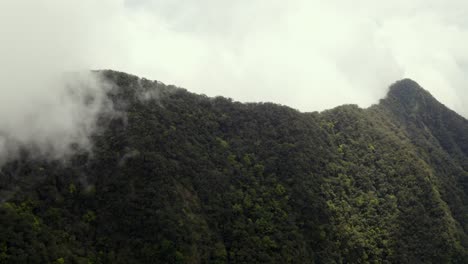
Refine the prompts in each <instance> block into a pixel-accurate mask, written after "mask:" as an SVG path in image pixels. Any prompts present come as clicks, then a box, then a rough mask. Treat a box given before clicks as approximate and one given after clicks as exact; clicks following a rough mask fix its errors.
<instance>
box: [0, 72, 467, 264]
mask: <svg viewBox="0 0 468 264" xmlns="http://www.w3.org/2000/svg"><path fill="white" fill-rule="evenodd" d="M100 74H101V75H102V76H103V78H105V79H106V80H107V81H108V82H110V83H112V84H113V88H112V89H111V90H109V91H108V97H109V98H110V99H111V101H112V102H113V107H114V110H115V113H114V114H112V115H108V114H105V115H104V114H103V115H102V116H100V118H99V129H97V130H96V131H95V132H94V134H93V135H92V137H91V142H92V144H93V147H92V150H91V151H87V150H82V149H80V148H77V149H76V152H75V154H74V155H73V156H72V157H70V158H69V159H67V160H65V161H63V160H60V161H57V160H50V159H47V158H45V157H44V158H42V159H41V158H38V157H37V156H34V155H32V154H31V153H30V150H28V149H23V150H22V151H21V153H20V154H19V155H18V157H17V158H15V159H13V160H10V161H8V162H7V163H6V164H4V165H3V166H2V168H1V171H0V202H1V205H0V263H94V264H97V263H468V236H467V234H468V232H467V231H468V121H467V120H466V119H464V118H463V117H461V116H460V115H458V114H457V113H455V112H453V111H451V110H450V109H448V108H447V107H445V106H444V105H442V104H441V103H439V102H438V101H437V100H436V99H435V98H434V97H432V96H431V95H430V94H429V93H428V92H427V91H425V90H424V89H423V88H421V87H420V86H419V85H418V84H417V83H415V82H414V81H412V80H409V79H405V80H401V81H398V82H396V83H394V84H393V85H391V86H390V89H389V92H388V94H387V96H386V97H385V98H384V99H382V100H381V101H380V102H379V103H378V104H376V105H373V106H371V107H369V108H367V109H362V108H359V107H358V106H356V105H343V106H339V107H336V108H334V109H331V110H327V111H323V112H320V113H318V112H313V113H301V112H299V111H297V110H294V109H292V108H289V107H286V106H281V105H276V104H272V103H248V104H244V103H239V102H235V101H232V100H231V99H226V98H223V97H215V98H210V97H207V96H204V95H197V94H193V93H190V92H188V91H186V90H184V89H181V88H178V87H174V86H166V85H164V84H162V83H160V82H156V81H149V80H146V79H140V78H138V77H136V76H132V75H128V74H125V73H119V72H114V71H102V72H100ZM33 156H34V157H33Z"/></svg>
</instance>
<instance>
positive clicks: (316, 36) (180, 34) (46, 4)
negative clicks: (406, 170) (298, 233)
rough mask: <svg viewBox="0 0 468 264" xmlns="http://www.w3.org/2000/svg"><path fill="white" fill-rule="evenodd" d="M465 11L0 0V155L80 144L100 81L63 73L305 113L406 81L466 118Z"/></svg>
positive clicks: (391, 4)
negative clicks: (149, 83) (153, 83)
mask: <svg viewBox="0 0 468 264" xmlns="http://www.w3.org/2000/svg"><path fill="white" fill-rule="evenodd" d="M466 12H468V3H467V2H466V1H461V0H454V1H450V2H447V1H441V0H426V1H422V0H410V1H408V0H406V1H403V0H397V1H387V2H376V1H371V0H358V1H338V0H330V1H324V0H320V1H319V0H311V1H309V0H308V1H306V0H296V1H288V2H285V1H279V0H268V1H267V0H239V1H227V0H200V1H188V0H170V1H169V0H153V1H150V0H126V1H124V0H102V1H93V0H81V1H72V0H65V1H64V0H42V1H32V0H29V1H28V0H15V1H13V0H6V1H1V2H0V32H2V35H1V36H0V41H1V43H2V44H1V49H0V57H1V58H2V60H1V61H0V69H1V71H0V147H1V148H3V149H10V148H12V147H11V146H10V147H6V146H7V145H11V144H12V143H11V142H19V143H20V144H23V145H36V146H38V148H39V149H40V150H41V151H43V152H52V153H55V154H56V155H57V153H62V152H64V151H66V149H67V148H68V146H69V144H71V143H76V142H78V143H80V144H82V145H86V139H87V136H88V135H89V133H90V131H92V130H93V127H94V121H95V120H94V119H95V113H96V112H97V111H98V109H100V107H101V106H102V102H103V100H105V98H103V97H102V94H101V92H102V87H101V86H102V84H100V83H99V82H98V80H96V79H95V78H92V77H90V76H89V75H80V76H81V77H80V78H78V79H74V80H73V82H72V83H71V84H70V80H69V81H68V85H65V83H64V82H63V78H61V76H63V72H68V71H83V70H86V69H99V68H111V69H116V70H122V71H127V72H130V73H134V74H137V75H140V76H144V77H147V78H151V79H156V80H160V81H163V82H165V83H173V84H176V85H179V86H182V87H185V88H187V89H189V90H191V91H194V92H198V93H205V94H207V95H210V96H215V95H224V96H228V97H232V98H234V99H236V100H240V101H273V102H277V103H282V104H286V105H290V106H292V107H295V108H298V109H300V110H303V111H314V110H323V109H326V108H330V107H334V106H337V105H340V104H344V103H357V104H359V105H361V106H363V107H366V106H369V105H370V104H372V103H376V102H377V101H378V99H379V98H382V97H383V96H384V95H385V92H386V89H387V86H388V85H389V84H391V83H393V82H394V81H395V80H397V79H401V78H405V77H409V78H413V79H415V80H416V81H418V82H419V83H420V84H421V85H422V86H424V87H425V88H427V89H428V90H429V91H431V92H432V93H433V94H434V95H435V96H436V97H437V98H438V99H439V100H441V101H442V102H443V103H445V104H447V105H448V106H449V107H451V108H453V109H454V110H456V111H458V112H460V113H462V114H464V115H465V116H468V108H467V107H466V106H465V105H466V104H467V103H468V95H466V92H465V86H466V84H467V83H468V82H467V81H468V80H467V77H465V76H467V74H466V72H467V70H468V66H467V65H468V53H467V52H466V47H467V46H468V45H467V44H468V14H467V13H466ZM83 82H85V83H86V84H87V85H84V86H80V85H78V84H80V83H83ZM67 87H68V88H67ZM69 87H75V88H74V89H75V90H74V91H75V92H74V93H69V91H70V88H69ZM76 87H85V88H82V89H78V88H76ZM86 93H88V94H89V93H91V94H93V96H96V98H97V99H98V100H97V101H95V102H96V103H95V105H93V106H92V107H90V106H89V105H86V104H84V103H83V102H84V101H83V100H82V99H80V98H82V97H79V96H78V99H77V97H76V95H77V94H82V95H83V94H86ZM72 94H73V96H72ZM3 153H6V152H3Z"/></svg>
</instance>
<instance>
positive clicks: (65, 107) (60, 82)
mask: <svg viewBox="0 0 468 264" xmlns="http://www.w3.org/2000/svg"><path fill="white" fill-rule="evenodd" d="M91 3H92V2H91V1H81V3H80V4H76V3H75V2H72V1H50V0H47V1H24V0H20V1H16V0H15V1H1V2H0V32H2V34H1V37H0V41H1V49H0V58H1V60H0V163H3V162H5V161H8V160H9V159H12V158H15V157H16V155H17V154H18V151H19V150H20V149H21V148H25V149H28V150H29V151H30V152H31V153H32V154H33V155H37V156H41V157H46V158H51V159H62V158H64V157H66V156H68V155H70V154H71V153H72V152H73V149H84V150H89V149H90V148H91V145H90V142H89V137H90V135H91V134H92V133H93V131H95V128H96V126H97V124H96V119H97V116H98V114H99V113H101V112H103V111H107V110H109V109H110V107H111V106H110V105H109V102H108V100H107V98H106V96H105V93H106V90H107V89H108V85H107V84H106V83H104V82H103V81H102V80H100V78H99V76H98V75H97V74H95V73H92V72H91V71H89V69H90V66H92V63H94V62H96V59H98V58H102V57H100V56H102V55H103V54H105V52H104V51H105V49H104V46H103V47H102V48H99V45H97V43H98V39H97V38H96V37H97V36H96V33H97V31H93V30H89V29H90V28H92V26H93V24H94V22H97V19H98V18H99V16H98V14H97V13H95V11H94V10H95V8H96V7H98V6H97V5H94V4H91ZM87 18H89V19H90V20H87ZM101 25H104V23H101ZM94 29H95V30H96V29H97V30H98V31H100V29H99V28H98V27H95V28H94ZM101 32H105V31H101ZM102 36H105V35H102ZM104 39H108V40H109V39H111V38H104ZM104 43H105V42H102V44H104ZM101 52H102V53H101Z"/></svg>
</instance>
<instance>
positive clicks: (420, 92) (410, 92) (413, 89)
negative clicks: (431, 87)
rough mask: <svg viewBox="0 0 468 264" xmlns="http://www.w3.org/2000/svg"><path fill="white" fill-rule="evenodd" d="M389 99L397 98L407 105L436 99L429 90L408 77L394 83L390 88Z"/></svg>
mask: <svg viewBox="0 0 468 264" xmlns="http://www.w3.org/2000/svg"><path fill="white" fill-rule="evenodd" d="M387 99H393V100H397V101H399V102H400V103H402V104H405V105H407V106H410V105H412V106H414V105H417V104H426V103H428V102H434V101H436V99H435V98H434V97H433V96H432V95H431V94H430V93H429V92H428V91H427V90H425V89H424V88H422V87H421V86H420V85H419V84H418V83H417V82H415V81H413V80H411V79H408V78H407V79H402V80H400V81H397V82H395V83H394V84H392V85H391V86H390V88H389V91H388V94H387Z"/></svg>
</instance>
